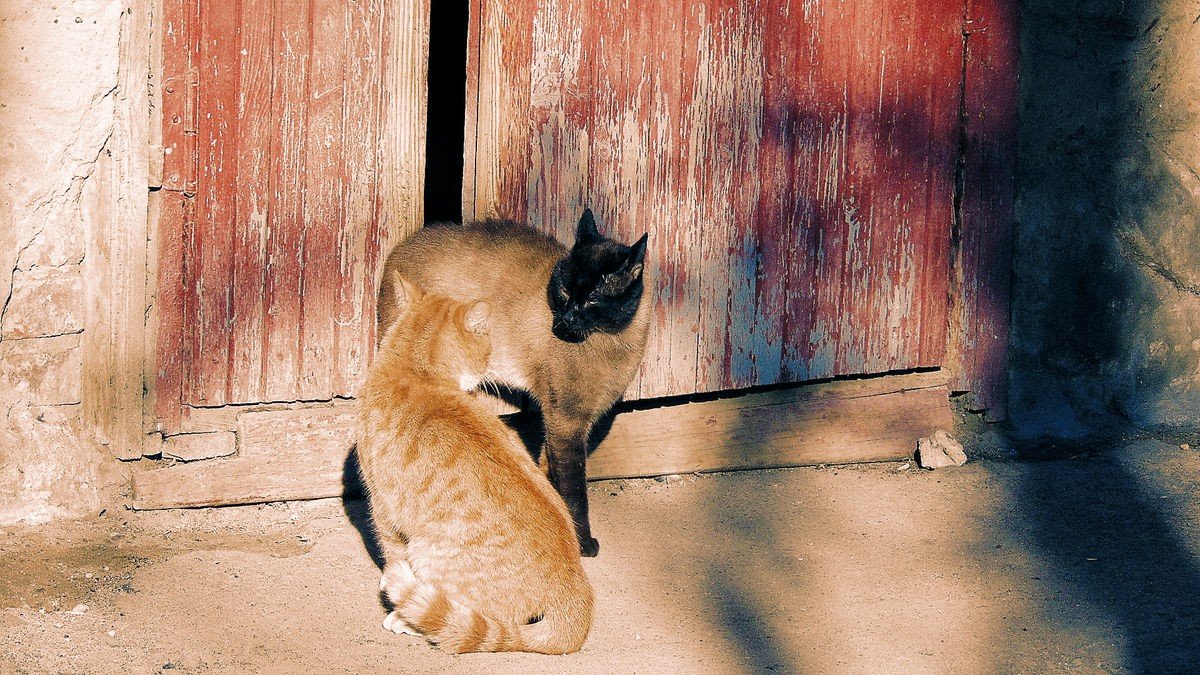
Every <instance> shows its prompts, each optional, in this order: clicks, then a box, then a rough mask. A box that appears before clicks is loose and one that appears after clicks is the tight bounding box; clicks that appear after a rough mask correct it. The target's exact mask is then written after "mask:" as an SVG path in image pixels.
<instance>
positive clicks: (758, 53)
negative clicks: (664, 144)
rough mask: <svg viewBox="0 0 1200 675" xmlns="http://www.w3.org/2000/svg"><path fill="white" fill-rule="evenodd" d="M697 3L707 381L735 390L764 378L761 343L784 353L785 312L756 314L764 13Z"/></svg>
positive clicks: (703, 383) (702, 378)
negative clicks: (773, 343)
mask: <svg viewBox="0 0 1200 675" xmlns="http://www.w3.org/2000/svg"><path fill="white" fill-rule="evenodd" d="M691 11H692V12H693V13H694V18H691V19H689V27H690V26H694V27H695V28H694V32H693V31H692V30H691V29H690V28H689V45H688V48H689V49H693V48H694V49H695V50H696V51H697V54H698V56H697V63H696V76H695V81H696V83H697V87H696V89H695V90H694V91H693V92H692V95H691V102H690V110H689V117H690V118H692V119H694V120H700V121H701V125H700V126H699V127H698V128H696V129H695V130H694V131H693V136H694V138H696V140H697V143H698V145H696V146H695V147H693V148H691V149H690V151H691V152H692V153H694V154H695V155H696V157H697V160H698V161H697V162H696V165H695V166H696V173H695V174H694V176H692V177H690V179H691V180H692V181H693V185H695V188H694V189H695V194H696V198H697V199H698V203H699V204H700V213H699V214H698V215H699V217H700V219H701V221H702V222H703V223H704V227H703V229H702V235H701V239H702V242H701V247H702V258H701V261H700V269H701V271H700V275H701V276H700V298H701V304H700V364H699V376H698V387H699V389H701V390H713V389H729V388H734V387H741V386H749V385H752V384H756V383H757V380H758V377H757V374H756V372H755V371H756V365H755V359H756V357H757V356H758V355H759V353H760V352H761V353H762V356H763V357H764V358H765V359H766V360H768V361H774V360H775V359H772V358H771V356H770V355H769V354H768V353H767V349H768V342H769V340H770V333H771V332H772V327H770V326H769V325H767V324H766V323H765V322H769V321H772V320H774V319H775V318H776V317H762V322H756V318H755V316H754V300H755V296H756V293H757V288H756V286H757V281H758V276H759V269H758V251H757V249H758V235H759V233H758V232H757V231H756V227H755V224H754V223H753V222H752V221H751V216H752V210H753V208H754V205H755V204H756V203H757V202H758V198H759V191H760V190H761V188H762V185H761V173H760V167H759V147H760V144H761V142H762V123H763V106H764V100H763V85H764V82H763V67H764V57H763V49H764V45H763V41H762V37H763V32H762V19H763V17H762V15H761V14H760V13H759V6H758V3H744V2H739V1H738V0H711V1H709V2H705V3H697V4H694V5H691ZM693 35H694V37H693ZM693 40H694V42H693ZM693 44H694V45H695V46H694V47H693V46H692V45H693ZM772 229H774V228H773V227H772ZM756 323H758V325H757V326H756V325H755V324H756ZM756 328H757V331H756V330H755V329H756ZM776 330H777V329H776ZM777 374H778V370H777V369H776V372H774V373H770V374H769V375H768V376H767V379H768V380H769V381H774V378H775V377H776V376H777Z"/></svg>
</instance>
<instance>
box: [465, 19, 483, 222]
mask: <svg viewBox="0 0 1200 675" xmlns="http://www.w3.org/2000/svg"><path fill="white" fill-rule="evenodd" d="M482 10H483V1H482V0H470V1H469V2H468V7H467V74H466V92H465V93H466V95H465V97H464V98H465V108H466V109H465V110H464V111H463V187H462V217H463V220H471V219H473V218H476V217H477V216H476V215H475V214H476V211H477V209H476V206H475V205H476V202H477V201H478V199H479V198H478V195H477V187H476V182H477V180H478V175H479V167H478V163H479V150H478V148H479V142H480V138H479V136H480V134H479V128H480V127H479V103H480V96H479V91H480V89H479V87H480V75H481V69H480V57H481V53H480V41H481V39H482V31H483V29H482V25H483V24H482V22H481V21H480V20H479V16H480V13H481V12H482Z"/></svg>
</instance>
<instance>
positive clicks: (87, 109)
mask: <svg viewBox="0 0 1200 675" xmlns="http://www.w3.org/2000/svg"><path fill="white" fill-rule="evenodd" d="M123 8H124V7H123V4H122V3H121V2H119V1H114V0H72V1H68V2H61V3H56V4H53V5H49V4H47V3H43V2H37V1H36V0H8V1H6V2H4V3H0V302H2V305H0V525H2V524H8V523H13V522H21V521H26V522H44V521H46V520H49V519H52V518H56V517H62V516H70V515H76V514H80V513H86V512H88V511H91V510H94V509H97V508H99V505H100V504H101V502H102V501H104V497H105V495H106V494H108V493H111V492H112V491H113V490H115V489H116V485H118V484H119V483H120V473H121V472H120V470H119V467H118V466H117V462H116V461H115V460H113V459H112V457H111V455H110V454H109V453H107V452H106V451H104V450H103V449H102V448H100V447H99V446H98V445H96V444H94V443H93V442H92V441H91V438H90V436H91V434H90V433H89V432H88V431H87V430H85V429H84V428H83V425H82V423H81V379H82V378H81V371H82V368H83V365H82V363H83V362H82V352H81V340H82V333H83V330H84V326H85V324H86V317H85V310H84V307H85V302H84V289H83V279H84V271H85V267H86V266H87V265H88V264H89V256H88V251H87V250H86V244H85V242H86V241H88V239H89V238H88V237H87V236H86V235H87V233H88V232H89V231H90V229H91V228H94V227H96V225H97V224H96V223H95V222H93V221H94V219H95V218H97V217H99V216H98V215H97V214H95V213H94V210H89V209H87V208H86V207H85V205H86V204H87V203H88V200H89V199H92V200H94V199H95V195H94V194H92V193H94V192H95V191H96V190H97V189H98V188H97V187H96V186H95V181H94V180H92V175H93V172H94V171H95V168H96V166H97V162H98V159H99V157H100V156H101V154H102V153H104V152H106V151H107V150H106V144H107V142H108V140H109V138H110V136H111V134H112V131H113V125H114V107H113V106H114V92H115V90H116V87H117V64H118V51H117V48H118V38H119V25H120V24H119V18H120V14H121V12H122V11H123Z"/></svg>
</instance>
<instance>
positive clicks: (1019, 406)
mask: <svg viewBox="0 0 1200 675" xmlns="http://www.w3.org/2000/svg"><path fill="white" fill-rule="evenodd" d="M1198 15H1200V9H1197V7H1196V3H1195V2H1191V1H1187V2H1183V1H1179V0H1152V1H1137V0H1134V1H1132V2H1131V1H1129V0H1092V1H1085V0H1075V1H1073V2H1063V1H1061V0H1027V1H1026V2H1025V4H1024V14H1023V17H1022V22H1023V30H1022V32H1023V36H1022V38H1023V39H1022V44H1021V47H1022V54H1021V63H1022V65H1021V78H1022V79H1021V91H1022V103H1021V109H1020V118H1021V132H1020V149H1019V158H1020V159H1019V169H1018V198H1019V203H1018V209H1017V216H1018V228H1017V238H1016V250H1015V258H1016V263H1015V269H1014V271H1015V277H1014V294H1013V333H1012V341H1011V344H1012V350H1011V377H1010V382H1011V385H1012V391H1011V400H1010V403H1011V414H1012V418H1013V422H1014V428H1015V429H1016V430H1017V432H1018V433H1019V434H1021V435H1023V436H1027V437H1032V436H1042V435H1055V436H1082V435H1086V434H1088V433H1091V432H1093V431H1095V430H1096V429H1098V428H1101V427H1103V426H1104V425H1105V424H1107V423H1111V422H1114V421H1131V422H1133V423H1134V424H1136V425H1138V426H1141V427H1144V428H1152V429H1175V430H1187V431H1200V116H1198V113H1200V21H1198V20H1197V17H1198Z"/></svg>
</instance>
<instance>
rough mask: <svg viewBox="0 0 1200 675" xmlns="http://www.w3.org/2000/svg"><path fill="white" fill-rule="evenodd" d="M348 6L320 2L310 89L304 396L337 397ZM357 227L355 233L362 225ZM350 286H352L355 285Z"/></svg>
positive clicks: (341, 1)
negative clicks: (335, 346)
mask: <svg viewBox="0 0 1200 675" xmlns="http://www.w3.org/2000/svg"><path fill="white" fill-rule="evenodd" d="M345 5H346V3H345V0H313V1H312V2H310V6H311V12H312V16H311V17H310V19H309V20H310V22H311V27H310V33H311V36H312V37H311V40H312V42H311V45H310V47H311V49H312V53H311V55H310V57H309V75H308V85H307V88H308V91H307V94H308V95H307V107H308V111H307V113H306V114H307V115H308V139H307V147H306V148H305V154H304V164H305V167H304V175H305V185H304V221H303V225H302V228H303V231H302V234H301V239H300V251H301V252H300V257H301V266H300V316H299V320H300V373H299V375H300V377H299V379H298V381H297V382H296V388H297V392H296V398H298V399H302V400H306V401H312V400H320V399H322V398H326V397H328V396H330V395H331V394H332V393H333V368H334V364H335V362H336V361H337V357H336V355H335V354H334V353H333V333H334V331H333V328H334V326H333V318H334V315H335V302H336V299H337V289H338V286H339V285H340V284H341V283H342V282H343V279H344V277H342V276H341V275H340V274H339V270H338V256H337V254H336V253H337V251H338V248H339V246H338V245H339V241H338V239H339V236H338V235H339V233H340V232H341V231H342V230H343V228H345V227H346V223H345V219H344V209H343V205H344V192H345V189H346V177H345V161H344V154H345V143H344V132H343V127H342V122H343V118H344V112H343V111H344V106H345V93H346V92H345V70H344V66H345V61H346V59H347V58H349V55H348V54H347V52H346V47H347V37H348V36H347V35H346V23H345V11H346V7H345ZM363 225H364V223H355V224H354V225H353V227H362V226H363ZM347 281H348V280H347Z"/></svg>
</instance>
